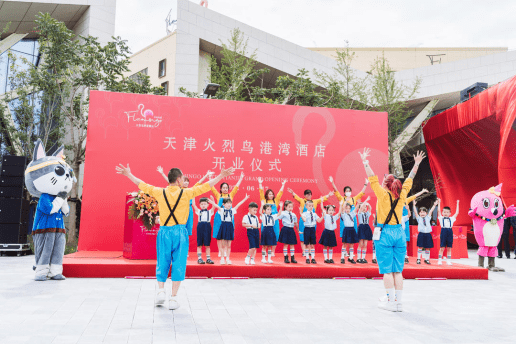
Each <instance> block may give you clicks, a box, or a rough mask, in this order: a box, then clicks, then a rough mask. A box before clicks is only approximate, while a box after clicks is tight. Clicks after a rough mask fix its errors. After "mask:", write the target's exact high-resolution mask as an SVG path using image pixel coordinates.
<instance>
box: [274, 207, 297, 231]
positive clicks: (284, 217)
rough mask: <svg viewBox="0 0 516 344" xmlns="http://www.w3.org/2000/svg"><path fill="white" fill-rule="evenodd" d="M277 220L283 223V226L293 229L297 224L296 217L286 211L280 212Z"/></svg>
mask: <svg viewBox="0 0 516 344" xmlns="http://www.w3.org/2000/svg"><path fill="white" fill-rule="evenodd" d="M278 220H281V221H282V222H283V226H285V227H290V228H294V227H295V224H296V223H297V216H296V214H294V213H291V212H288V211H282V212H281V214H280V215H279V216H278Z"/></svg>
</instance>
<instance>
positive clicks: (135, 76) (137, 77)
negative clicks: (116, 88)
mask: <svg viewBox="0 0 516 344" xmlns="http://www.w3.org/2000/svg"><path fill="white" fill-rule="evenodd" d="M148 71H149V69H148V68H145V69H142V70H141V71H139V72H138V73H134V74H133V75H131V76H129V79H131V80H133V81H134V82H136V83H138V84H140V85H141V84H142V80H141V77H140V76H141V75H147V73H148Z"/></svg>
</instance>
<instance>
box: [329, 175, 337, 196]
mask: <svg viewBox="0 0 516 344" xmlns="http://www.w3.org/2000/svg"><path fill="white" fill-rule="evenodd" d="M328 179H329V181H330V183H331V186H332V187H333V191H336V192H338V191H339V190H337V186H335V181H334V180H333V177H332V176H330V178H328Z"/></svg>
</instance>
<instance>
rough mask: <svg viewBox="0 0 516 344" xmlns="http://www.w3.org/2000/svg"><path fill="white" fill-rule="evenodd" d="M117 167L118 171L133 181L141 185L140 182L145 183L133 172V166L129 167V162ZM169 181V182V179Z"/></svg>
mask: <svg viewBox="0 0 516 344" xmlns="http://www.w3.org/2000/svg"><path fill="white" fill-rule="evenodd" d="M115 168H116V173H118V174H121V175H123V176H126V177H127V178H129V180H130V181H132V182H133V183H135V184H136V185H139V184H140V183H144V181H143V180H141V179H139V178H136V177H135V176H134V175H133V174H132V173H131V168H130V167H129V164H127V167H125V166H124V165H122V164H120V166H116V167H115ZM167 182H168V179H167Z"/></svg>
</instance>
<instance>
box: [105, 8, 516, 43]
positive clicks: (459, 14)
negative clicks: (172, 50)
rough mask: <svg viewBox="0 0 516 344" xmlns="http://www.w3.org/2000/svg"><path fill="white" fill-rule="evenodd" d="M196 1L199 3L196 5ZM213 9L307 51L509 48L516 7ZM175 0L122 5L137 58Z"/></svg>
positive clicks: (160, 33)
mask: <svg viewBox="0 0 516 344" xmlns="http://www.w3.org/2000/svg"><path fill="white" fill-rule="evenodd" d="M195 2H196V3H199V1H195ZM209 8H210V9H212V10H214V11H216V12H219V13H221V14H223V15H226V16H228V17H231V18H233V19H235V20H238V21H240V22H244V23H246V24H248V25H250V26H252V27H256V28H258V29H260V30H263V31H265V32H268V33H270V34H272V35H275V36H278V37H281V38H283V39H286V40H288V41H291V42H293V43H295V44H298V45H301V46H303V47H343V46H345V41H346V40H347V41H349V46H350V47H508V48H509V50H512V49H516V20H514V13H516V1H514V0H507V1H506V0H497V1H493V2H491V1H485V0H483V1H478V0H469V1H466V0H446V1H443V0H424V1H423V0H381V1H373V0H362V1H356V0H354V1H349V0H259V1H252V0H240V1H239V0H209ZM170 10H172V13H173V15H172V17H173V18H176V13H177V1H176V0H118V1H117V10H116V11H117V13H116V23H115V34H116V35H117V36H121V37H122V38H123V39H125V40H127V41H128V44H129V46H130V48H131V50H132V52H133V53H134V52H136V51H138V50H140V49H142V48H144V47H146V46H148V45H149V44H151V43H153V42H155V41H157V40H159V39H160V38H162V37H164V36H165V35H166V29H165V18H166V17H167V15H168V13H169V11H170Z"/></svg>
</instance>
